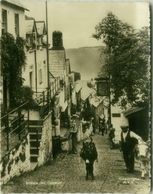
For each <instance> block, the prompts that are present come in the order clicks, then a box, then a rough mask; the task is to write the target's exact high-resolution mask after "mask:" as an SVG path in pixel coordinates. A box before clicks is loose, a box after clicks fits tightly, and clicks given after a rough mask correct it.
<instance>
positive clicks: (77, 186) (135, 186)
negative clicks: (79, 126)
mask: <svg viewBox="0 0 153 194" xmlns="http://www.w3.org/2000/svg"><path fill="white" fill-rule="evenodd" d="M93 139H94V142H95V144H96V146H97V149H98V154H99V159H98V163H97V162H95V165H94V174H95V180H94V181H92V180H88V181H86V180H85V164H84V162H83V161H81V160H80V157H79V154H76V155H75V154H72V155H71V154H61V155H60V156H59V157H58V158H57V159H56V160H55V161H53V162H51V164H48V165H45V166H42V167H40V168H39V169H37V170H35V171H33V172H29V173H27V174H24V175H22V176H21V177H17V178H14V179H13V180H12V181H10V182H8V184H6V185H5V186H3V187H2V191H3V193H51V192H53V193H55V192H63V193H64V192H70V193H74V192H80V193H84V192H87V193H91V192H92V193H96V192H100V193H114V192H119V193H143V194H147V193H149V190H150V189H149V188H150V185H149V182H150V181H149V179H147V178H146V179H145V180H142V179H141V178H140V172H139V171H136V172H135V173H134V174H128V173H126V170H125V166H124V162H123V159H122V157H121V153H120V151H119V150H111V149H110V148H109V142H108V139H107V137H106V136H105V137H103V136H101V135H98V134H97V135H95V136H94V137H93ZM80 146H81V145H78V150H80ZM124 179H127V180H128V183H127V182H124Z"/></svg>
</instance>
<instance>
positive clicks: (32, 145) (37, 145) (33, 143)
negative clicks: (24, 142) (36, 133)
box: [30, 141, 40, 147]
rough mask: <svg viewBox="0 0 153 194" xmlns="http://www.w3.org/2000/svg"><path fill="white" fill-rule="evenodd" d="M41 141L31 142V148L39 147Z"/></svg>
mask: <svg viewBox="0 0 153 194" xmlns="http://www.w3.org/2000/svg"><path fill="white" fill-rule="evenodd" d="M39 146H40V141H30V147H39Z"/></svg>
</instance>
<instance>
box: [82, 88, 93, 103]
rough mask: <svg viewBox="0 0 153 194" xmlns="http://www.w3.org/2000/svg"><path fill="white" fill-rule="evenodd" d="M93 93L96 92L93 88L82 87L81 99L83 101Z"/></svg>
mask: <svg viewBox="0 0 153 194" xmlns="http://www.w3.org/2000/svg"><path fill="white" fill-rule="evenodd" d="M95 93H96V91H95V90H93V89H91V88H89V87H87V86H86V87H83V88H82V90H81V99H82V100H83V101H85V100H86V99H87V98H88V97H89V96H90V95H93V94H95Z"/></svg>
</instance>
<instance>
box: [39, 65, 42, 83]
mask: <svg viewBox="0 0 153 194" xmlns="http://www.w3.org/2000/svg"><path fill="white" fill-rule="evenodd" d="M39 84H42V69H39Z"/></svg>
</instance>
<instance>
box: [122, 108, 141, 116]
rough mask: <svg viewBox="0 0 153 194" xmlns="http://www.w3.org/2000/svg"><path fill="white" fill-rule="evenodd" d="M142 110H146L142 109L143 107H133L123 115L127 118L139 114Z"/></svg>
mask: <svg viewBox="0 0 153 194" xmlns="http://www.w3.org/2000/svg"><path fill="white" fill-rule="evenodd" d="M141 110H144V108H142V107H133V108H130V109H128V110H127V111H124V112H123V114H124V115H125V116H126V117H127V116H129V115H131V114H134V113H136V112H139V111H141Z"/></svg>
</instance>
